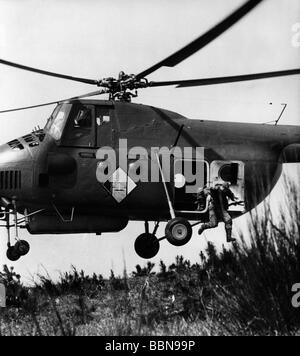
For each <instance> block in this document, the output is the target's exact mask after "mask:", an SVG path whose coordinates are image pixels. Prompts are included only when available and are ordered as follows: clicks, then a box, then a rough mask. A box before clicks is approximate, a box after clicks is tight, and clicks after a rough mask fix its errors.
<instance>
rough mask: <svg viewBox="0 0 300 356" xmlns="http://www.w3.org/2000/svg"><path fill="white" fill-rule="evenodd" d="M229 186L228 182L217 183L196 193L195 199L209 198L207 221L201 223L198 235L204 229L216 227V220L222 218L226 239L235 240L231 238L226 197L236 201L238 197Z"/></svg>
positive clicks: (230, 220) (230, 221) (228, 240)
mask: <svg viewBox="0 0 300 356" xmlns="http://www.w3.org/2000/svg"><path fill="white" fill-rule="evenodd" d="M229 187H230V183H228V182H224V183H217V184H215V186H214V187H213V188H207V187H204V188H203V190H202V192H199V193H198V194H197V200H200V199H201V198H200V197H201V196H205V198H206V199H207V198H208V200H209V205H208V212H209V221H208V222H207V223H204V224H202V225H201V227H200V229H199V230H198V234H199V235H201V234H202V232H203V231H204V230H206V229H213V228H215V227H217V226H218V220H222V221H223V222H224V223H225V231H226V241H227V242H233V241H235V239H234V238H232V218H231V216H230V214H229V213H228V207H229V204H228V199H230V200H232V201H236V200H238V198H237V197H235V195H234V194H233V192H232V191H231V190H230V188H229ZM200 201H201V200H200ZM198 206H199V205H198Z"/></svg>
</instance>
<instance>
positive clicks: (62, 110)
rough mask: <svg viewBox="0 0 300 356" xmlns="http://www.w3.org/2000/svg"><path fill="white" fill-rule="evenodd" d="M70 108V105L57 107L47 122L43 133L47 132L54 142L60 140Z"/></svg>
mask: <svg viewBox="0 0 300 356" xmlns="http://www.w3.org/2000/svg"><path fill="white" fill-rule="evenodd" d="M71 108H72V104H61V105H58V106H57V107H56V108H55V109H54V111H53V113H52V115H51V117H50V118H49V120H48V122H47V125H46V127H45V131H47V132H48V133H49V134H50V135H51V136H52V137H53V138H54V139H55V140H60V139H61V136H62V133H63V129H64V126H65V123H66V120H67V118H68V116H69V113H70V111H71Z"/></svg>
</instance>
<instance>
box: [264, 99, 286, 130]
mask: <svg viewBox="0 0 300 356" xmlns="http://www.w3.org/2000/svg"><path fill="white" fill-rule="evenodd" d="M269 105H273V103H269ZM281 105H282V106H283V108H282V110H281V113H280V114H279V117H278V119H277V120H272V121H268V122H265V123H264V124H263V125H266V124H271V123H273V122H274V124H275V126H277V125H278V123H279V120H280V119H281V118H282V115H283V113H284V111H285V109H286V107H287V105H288V104H285V103H282V104H281Z"/></svg>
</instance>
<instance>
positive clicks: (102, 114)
mask: <svg viewBox="0 0 300 356" xmlns="http://www.w3.org/2000/svg"><path fill="white" fill-rule="evenodd" d="M96 130H97V147H103V146H111V145H112V117H111V109H110V108H108V107H103V106H96Z"/></svg>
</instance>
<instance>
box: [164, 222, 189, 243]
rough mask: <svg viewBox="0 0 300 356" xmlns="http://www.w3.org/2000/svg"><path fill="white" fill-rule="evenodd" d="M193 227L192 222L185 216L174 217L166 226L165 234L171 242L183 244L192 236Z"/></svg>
mask: <svg viewBox="0 0 300 356" xmlns="http://www.w3.org/2000/svg"><path fill="white" fill-rule="evenodd" d="M192 234H193V229H192V226H191V224H190V223H189V222H188V221H187V220H186V219H184V218H174V219H172V220H170V221H169V222H168V224H167V226H166V230H165V235H166V238H167V240H168V241H169V242H170V244H172V245H174V246H183V245H185V244H186V243H188V242H189V241H190V239H191V237H192Z"/></svg>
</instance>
